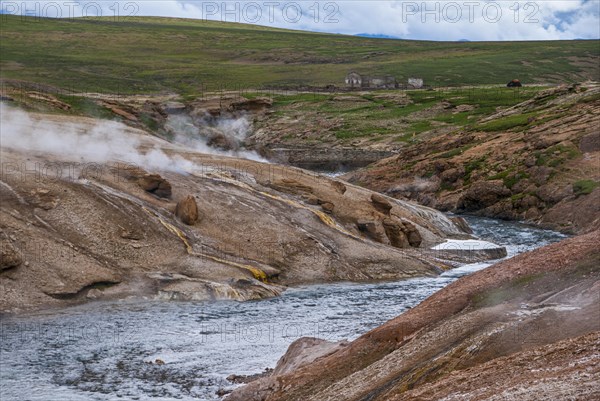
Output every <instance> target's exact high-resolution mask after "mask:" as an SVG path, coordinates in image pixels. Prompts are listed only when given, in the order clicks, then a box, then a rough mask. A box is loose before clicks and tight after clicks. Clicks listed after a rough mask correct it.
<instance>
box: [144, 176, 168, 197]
mask: <svg viewBox="0 0 600 401" xmlns="http://www.w3.org/2000/svg"><path fill="white" fill-rule="evenodd" d="M138 185H139V186H140V188H142V189H143V190H144V191H146V192H150V193H153V194H154V195H156V196H158V197H159V198H170V197H171V193H172V192H171V184H170V183H169V181H167V180H165V179H164V178H163V177H161V176H160V175H158V174H145V175H143V176H142V177H140V178H139V179H138Z"/></svg>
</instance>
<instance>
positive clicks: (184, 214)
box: [175, 195, 199, 226]
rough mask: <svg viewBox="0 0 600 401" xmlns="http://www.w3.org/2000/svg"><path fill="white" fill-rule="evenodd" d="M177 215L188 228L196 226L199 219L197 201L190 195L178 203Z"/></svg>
mask: <svg viewBox="0 0 600 401" xmlns="http://www.w3.org/2000/svg"><path fill="white" fill-rule="evenodd" d="M175 215H176V216H177V218H178V219H179V220H181V221H182V222H183V223H185V224H187V225H188V226H192V225H194V224H195V223H196V222H197V221H198V218H199V213H198V205H197V204H196V199H195V198H194V197H193V196H191V195H188V196H186V197H185V198H183V199H182V200H180V201H179V202H177V206H176V207H175Z"/></svg>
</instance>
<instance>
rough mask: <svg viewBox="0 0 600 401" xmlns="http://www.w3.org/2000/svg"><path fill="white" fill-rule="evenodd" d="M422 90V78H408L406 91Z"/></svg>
mask: <svg viewBox="0 0 600 401" xmlns="http://www.w3.org/2000/svg"><path fill="white" fill-rule="evenodd" d="M421 88H423V78H408V89H421Z"/></svg>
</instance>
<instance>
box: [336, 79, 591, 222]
mask: <svg viewBox="0 0 600 401" xmlns="http://www.w3.org/2000/svg"><path fill="white" fill-rule="evenodd" d="M599 96H600V87H599V86H598V85H597V84H590V85H588V86H585V85H574V86H563V87H559V88H552V89H548V90H546V91H542V92H540V93H539V94H538V95H536V96H535V97H534V98H532V99H530V100H527V101H525V102H522V103H519V104H517V105H515V106H513V107H510V108H502V109H499V110H498V111H497V112H496V113H494V114H492V115H490V116H487V117H485V118H483V119H481V120H479V122H478V124H477V126H476V127H473V128H470V129H460V130H454V131H451V132H446V133H444V132H439V133H437V134H436V135H434V136H433V137H431V138H429V140H427V141H420V142H417V143H415V144H412V145H410V146H407V147H405V148H404V149H403V150H402V151H401V152H399V153H398V155H395V156H393V157H390V158H387V159H385V160H382V161H380V162H377V163H375V164H373V165H371V166H369V167H368V168H365V169H362V170H358V171H356V172H353V173H350V174H348V175H346V176H345V178H346V179H347V180H349V181H351V182H353V183H356V184H359V185H362V186H365V187H367V188H370V189H373V190H376V191H381V192H385V193H387V194H389V195H391V196H394V197H397V198H401V199H412V200H415V201H417V202H419V203H421V204H424V205H428V206H431V207H434V208H436V209H439V210H447V211H453V212H458V213H471V214H477V215H482V216H488V217H493V218H500V219H509V220H523V221H528V222H530V223H533V224H536V225H538V226H541V227H545V228H550V229H553V230H558V231H562V232H567V233H583V232H587V231H589V230H593V229H595V228H597V227H598V225H599V224H600V220H599V218H600V188H599V187H600V169H599V168H598V166H600V132H599V131H598V127H599V126H600V97H599ZM451 106H452V105H451V104H449V106H448V107H450V108H451V109H452V107H451ZM456 113H457V114H455V116H459V115H460V114H461V112H458V111H457V112H456Z"/></svg>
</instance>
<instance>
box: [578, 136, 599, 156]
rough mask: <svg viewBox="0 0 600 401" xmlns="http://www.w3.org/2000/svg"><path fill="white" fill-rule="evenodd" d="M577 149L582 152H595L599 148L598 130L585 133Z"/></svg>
mask: <svg viewBox="0 0 600 401" xmlns="http://www.w3.org/2000/svg"><path fill="white" fill-rule="evenodd" d="M579 150H581V151H582V152H583V153H591V152H597V151H599V150H600V132H593V133H591V134H587V135H585V136H584V137H582V138H581V140H580V141H579Z"/></svg>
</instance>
